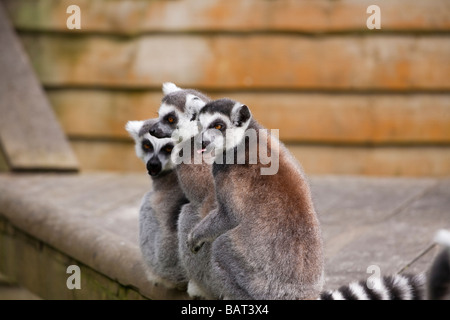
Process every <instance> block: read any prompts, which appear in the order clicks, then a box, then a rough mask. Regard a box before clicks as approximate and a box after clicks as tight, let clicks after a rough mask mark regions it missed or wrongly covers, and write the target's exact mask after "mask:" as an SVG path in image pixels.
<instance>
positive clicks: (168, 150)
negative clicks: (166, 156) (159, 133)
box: [164, 146, 173, 153]
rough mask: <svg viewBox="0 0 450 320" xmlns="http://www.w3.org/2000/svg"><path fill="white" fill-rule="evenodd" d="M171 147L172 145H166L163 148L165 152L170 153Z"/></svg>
mask: <svg viewBox="0 0 450 320" xmlns="http://www.w3.org/2000/svg"><path fill="white" fill-rule="evenodd" d="M172 149H173V146H166V147H165V148H164V151H165V152H167V153H171V152H172Z"/></svg>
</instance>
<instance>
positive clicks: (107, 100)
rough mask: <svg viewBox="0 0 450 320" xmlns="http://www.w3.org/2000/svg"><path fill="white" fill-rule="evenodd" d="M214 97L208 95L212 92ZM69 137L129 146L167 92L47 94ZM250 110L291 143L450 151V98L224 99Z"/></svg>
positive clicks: (237, 95) (249, 95) (242, 95)
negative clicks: (133, 125)
mask: <svg viewBox="0 0 450 320" xmlns="http://www.w3.org/2000/svg"><path fill="white" fill-rule="evenodd" d="M208 94H209V92H208ZM48 95H49V98H50V101H51V102H52V105H53V107H54V109H55V113H56V114H57V116H58V119H59V121H60V122H61V124H62V126H63V128H64V131H65V132H66V134H67V135H68V136H69V137H72V138H73V137H75V138H90V139H101V138H108V139H123V138H129V135H128V133H127V132H126V131H125V130H124V126H125V124H126V122H127V121H128V120H142V119H148V118H152V117H155V116H156V114H157V110H158V108H159V105H160V101H161V98H162V93H160V92H149V91H142V92H133V91H106V90H76V89H67V90H48ZM209 95H210V96H211V98H213V99H218V98H220V97H223V96H228V97H230V98H233V99H235V100H238V101H240V102H242V103H245V104H247V105H248V106H249V107H250V109H251V111H252V113H253V115H254V117H255V118H256V119H257V120H258V121H259V122H260V123H261V124H262V125H264V126H265V127H267V128H271V129H279V130H280V138H281V139H282V140H284V141H291V142H311V143H322V144H323V143H333V144H427V143H430V144H448V143H450V96H449V95H448V94H433V95H430V94H410V95H402V94H395V95H394V94H379V95H366V94H308V93H286V92H275V93H264V92H261V93H253V92H233V91H227V92H221V93H217V92H216V93H211V94H209Z"/></svg>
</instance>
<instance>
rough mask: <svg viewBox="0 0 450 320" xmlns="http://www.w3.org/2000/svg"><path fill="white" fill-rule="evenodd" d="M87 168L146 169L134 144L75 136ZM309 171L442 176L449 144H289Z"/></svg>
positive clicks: (449, 169) (448, 163)
mask: <svg viewBox="0 0 450 320" xmlns="http://www.w3.org/2000/svg"><path fill="white" fill-rule="evenodd" d="M71 142H72V145H73V148H74V150H75V152H76V154H77V157H78V158H79V160H80V165H81V169H82V170H84V171H98V170H111V171H130V172H141V173H142V174H146V173H145V166H144V164H143V163H142V161H140V160H139V159H138V158H137V157H136V154H135V151H134V144H132V143H131V142H130V143H124V142H115V141H95V140H93V141H86V140H72V141H71ZM287 146H288V148H289V149H290V150H291V152H292V153H293V154H294V156H295V157H296V158H297V159H298V160H299V161H300V163H301V164H302V165H303V167H304V169H305V171H306V173H307V174H344V175H373V176H416V177H427V176H433V177H442V176H448V175H450V148H449V147H445V146H443V147H437V146H430V147H428V146H424V147H423V146H422V147H421V146H416V147H415V146H411V147H398V148H396V147H374V148H371V147H346V146H332V145H328V146H327V145H300V144H287Z"/></svg>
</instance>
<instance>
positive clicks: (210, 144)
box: [199, 99, 251, 156]
mask: <svg viewBox="0 0 450 320" xmlns="http://www.w3.org/2000/svg"><path fill="white" fill-rule="evenodd" d="M250 119H251V113H250V110H249V109H248V107H247V106H246V105H243V104H241V103H239V102H236V101H233V100H230V99H219V100H215V101H212V102H209V103H207V104H206V105H205V106H204V107H203V108H202V109H201V110H200V113H199V122H200V125H201V128H202V149H201V152H210V151H213V150H214V151H215V156H217V155H218V154H220V153H221V152H222V151H224V150H228V149H232V148H234V147H235V146H236V145H237V144H239V143H240V142H241V141H242V139H243V138H244V135H245V130H246V129H247V127H248V125H249V123H250Z"/></svg>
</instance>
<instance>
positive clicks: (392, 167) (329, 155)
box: [288, 144, 450, 177]
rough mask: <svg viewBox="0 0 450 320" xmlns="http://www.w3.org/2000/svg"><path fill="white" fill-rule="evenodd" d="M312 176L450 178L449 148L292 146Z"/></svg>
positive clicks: (290, 147) (290, 146) (294, 152)
mask: <svg viewBox="0 0 450 320" xmlns="http://www.w3.org/2000/svg"><path fill="white" fill-rule="evenodd" d="M288 147H289V149H290V150H291V152H292V153H293V154H294V156H295V157H296V158H297V159H298V160H299V161H300V163H301V164H302V165H303V167H304V168H305V171H306V172H307V173H309V174H344V175H372V176H410V177H427V176H430V177H442V176H448V175H450V148H449V147H435V146H430V147H400V148H394V147H376V148H370V147H360V148H352V147H339V146H317V145H316V146H314V145H294V144H292V145H288Z"/></svg>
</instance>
